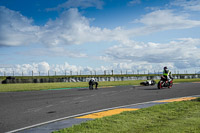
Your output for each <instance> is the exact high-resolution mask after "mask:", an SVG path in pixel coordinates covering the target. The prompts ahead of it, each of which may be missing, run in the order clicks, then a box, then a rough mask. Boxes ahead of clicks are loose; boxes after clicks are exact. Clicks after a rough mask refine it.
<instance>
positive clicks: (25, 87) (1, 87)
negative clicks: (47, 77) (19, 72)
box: [0, 79, 200, 92]
mask: <svg viewBox="0 0 200 133" xmlns="http://www.w3.org/2000/svg"><path fill="white" fill-rule="evenodd" d="M142 81H144V80H130V81H112V82H108V81H105V82H98V83H99V87H105V86H120V85H139V84H140V82H142ZM158 81H159V80H156V82H158ZM181 82H200V79H175V80H174V83H181ZM77 87H88V83H87V82H69V83H64V82H59V83H23V84H0V92H15V91H37V90H48V89H58V88H77Z"/></svg>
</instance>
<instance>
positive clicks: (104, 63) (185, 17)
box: [0, 0, 200, 75]
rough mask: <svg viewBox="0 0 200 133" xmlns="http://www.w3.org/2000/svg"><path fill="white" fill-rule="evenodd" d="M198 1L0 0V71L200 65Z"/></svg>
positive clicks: (191, 67) (181, 68)
mask: <svg viewBox="0 0 200 133" xmlns="http://www.w3.org/2000/svg"><path fill="white" fill-rule="evenodd" d="M199 14H200V1H199V0H42V1H41V0H28V1H27V0H1V1H0V62H1V63H0V75H3V74H4V72H6V73H7V75H9V74H12V73H13V71H14V72H15V73H16V75H17V74H18V75H20V73H22V72H23V73H24V74H26V75H29V74H30V73H31V72H32V71H34V73H37V72H38V71H40V72H41V73H44V74H45V73H47V71H50V72H52V73H54V71H57V73H58V74H63V73H64V72H65V71H67V73H69V71H73V72H75V73H77V72H78V73H80V71H81V72H82V73H85V74H88V73H91V71H93V72H94V71H96V72H98V73H103V71H104V70H108V71H109V72H110V70H114V71H115V72H116V73H120V72H121V70H123V71H126V70H127V71H128V72H129V73H132V72H133V71H135V72H136V71H137V70H140V72H145V71H146V72H147V71H150V72H154V71H162V68H163V67H164V66H168V67H169V68H170V69H171V70H173V72H175V71H182V72H184V71H186V70H187V71H188V72H195V71H200V67H199V66H200V15H199Z"/></svg>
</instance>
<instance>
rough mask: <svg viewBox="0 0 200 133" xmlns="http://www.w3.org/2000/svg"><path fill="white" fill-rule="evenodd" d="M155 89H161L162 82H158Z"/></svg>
mask: <svg viewBox="0 0 200 133" xmlns="http://www.w3.org/2000/svg"><path fill="white" fill-rule="evenodd" d="M157 87H158V89H162V82H161V81H159V82H158V86H157Z"/></svg>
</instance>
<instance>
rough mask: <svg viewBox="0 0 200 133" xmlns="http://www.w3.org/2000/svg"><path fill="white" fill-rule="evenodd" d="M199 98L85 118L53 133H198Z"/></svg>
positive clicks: (199, 127) (199, 117)
mask: <svg viewBox="0 0 200 133" xmlns="http://www.w3.org/2000/svg"><path fill="white" fill-rule="evenodd" d="M199 132H200V98H197V99H195V100H192V101H182V102H173V103H166V104H161V105H155V106H152V107H149V108H143V109H140V110H137V111H129V112H123V113H121V114H118V115H113V116H108V117H103V118H99V119H95V120H92V121H87V122H85V123H81V124H79V125H74V126H72V127H70V128H66V129H62V130H59V131H55V132H54V133H199Z"/></svg>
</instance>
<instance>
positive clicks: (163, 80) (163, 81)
mask: <svg viewBox="0 0 200 133" xmlns="http://www.w3.org/2000/svg"><path fill="white" fill-rule="evenodd" d="M172 85H173V78H172V79H171V81H170V82H168V80H167V79H166V77H164V76H161V79H160V81H159V82H158V89H162V88H164V87H168V88H171V87H172Z"/></svg>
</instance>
